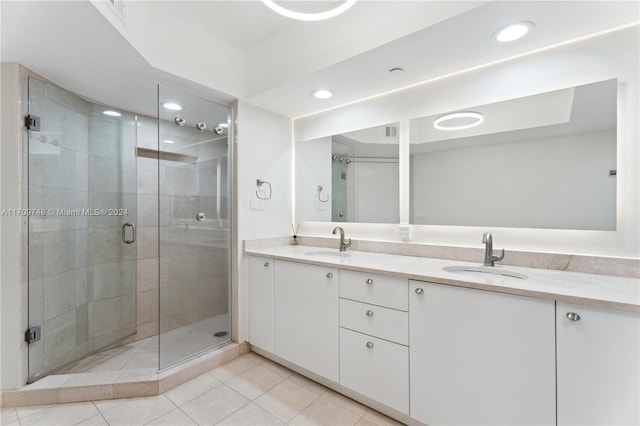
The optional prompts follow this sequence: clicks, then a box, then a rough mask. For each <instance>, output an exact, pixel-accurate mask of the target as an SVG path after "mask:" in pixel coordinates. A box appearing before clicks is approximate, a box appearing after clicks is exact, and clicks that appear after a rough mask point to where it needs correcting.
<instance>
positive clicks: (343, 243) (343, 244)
mask: <svg viewBox="0 0 640 426" xmlns="http://www.w3.org/2000/svg"><path fill="white" fill-rule="evenodd" d="M338 231H340V251H347V247H350V246H351V238H349V240H348V242H347V240H345V239H344V229H342V228H341V227H339V226H336V227H335V228H333V232H332V234H334V235H335V233H336V232H338Z"/></svg>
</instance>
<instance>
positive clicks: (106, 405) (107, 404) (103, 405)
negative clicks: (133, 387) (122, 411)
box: [93, 398, 130, 413]
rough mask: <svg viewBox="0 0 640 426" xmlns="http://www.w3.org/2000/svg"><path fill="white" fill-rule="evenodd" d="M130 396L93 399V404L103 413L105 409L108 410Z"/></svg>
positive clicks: (125, 400) (127, 399)
mask: <svg viewBox="0 0 640 426" xmlns="http://www.w3.org/2000/svg"><path fill="white" fill-rule="evenodd" d="M129 400H130V398H125V399H105V400H103V401H93V404H94V405H95V406H96V408H98V411H100V412H101V413H104V412H105V411H107V410H110V409H112V408H114V407H117V406H118V405H120V404H122V403H125V402H127V401H129Z"/></svg>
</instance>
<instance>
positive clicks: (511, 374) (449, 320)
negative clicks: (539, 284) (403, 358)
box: [409, 281, 556, 425]
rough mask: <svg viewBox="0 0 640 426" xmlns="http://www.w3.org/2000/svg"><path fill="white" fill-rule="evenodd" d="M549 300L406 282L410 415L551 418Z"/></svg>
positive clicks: (438, 419) (449, 420)
mask: <svg viewBox="0 0 640 426" xmlns="http://www.w3.org/2000/svg"><path fill="white" fill-rule="evenodd" d="M554 319H555V314H554V302H553V301H550V300H542V299H535V298H530V297H522V296H514V295H509V294H503V293H494V292H489V291H481V290H475V289H468V288H463V287H455V286H448V285H440V284H432V283H426V282H419V281H410V282H409V347H410V359H411V380H410V389H411V390H410V395H411V417H413V418H415V419H417V420H419V421H421V422H424V423H426V424H429V425H442V424H474V425H482V424H484V425H498V424H508V425H523V424H527V425H532V424H535V425H552V424H555V422H556V413H555V410H556V405H555V403H556V401H555V392H556V390H555V324H554Z"/></svg>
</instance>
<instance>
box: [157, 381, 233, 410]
mask: <svg viewBox="0 0 640 426" xmlns="http://www.w3.org/2000/svg"><path fill="white" fill-rule="evenodd" d="M221 384H222V382H220V381H219V380H218V379H216V378H215V377H213V376H210V375H209V374H203V375H202V376H199V377H196V378H195V379H192V380H189V381H188V382H186V383H184V384H182V385H180V386H177V387H175V388H173V389H171V390H169V391H167V392H165V393H164V395H166V396H167V398H169V399H170V400H171V401H173V402H174V403H175V404H176V405H177V406H178V407H179V406H181V405H183V404H185V403H187V402H189V401H191V400H192V399H193V398H195V397H197V396H200V395H202V394H203V393H205V392H208V391H210V390H211V389H214V388H217V387H218V386H220V385H221Z"/></svg>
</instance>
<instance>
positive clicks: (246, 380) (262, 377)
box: [227, 365, 285, 401]
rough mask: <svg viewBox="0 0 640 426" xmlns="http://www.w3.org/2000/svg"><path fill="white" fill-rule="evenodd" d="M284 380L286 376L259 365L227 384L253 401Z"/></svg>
mask: <svg viewBox="0 0 640 426" xmlns="http://www.w3.org/2000/svg"><path fill="white" fill-rule="evenodd" d="M284 380H285V378H284V377H282V376H279V375H278V374H276V373H274V372H273V371H270V370H267V369H266V368H264V367H262V366H261V365H257V366H255V367H253V368H252V369H250V370H247V371H245V372H244V373H242V374H241V375H240V376H239V377H236V378H235V379H233V380H231V381H230V382H228V383H227V386H229V387H230V388H232V389H233V390H235V391H236V392H238V393H239V394H240V395H242V396H244V397H245V398H248V399H250V400H252V401H253V400H254V399H256V398H257V397H259V396H260V395H262V394H263V393H265V392H266V391H268V390H269V389H271V388H272V387H274V386H275V385H277V384H278V383H281V382H282V381H284Z"/></svg>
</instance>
